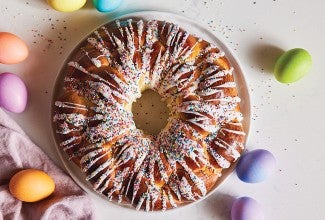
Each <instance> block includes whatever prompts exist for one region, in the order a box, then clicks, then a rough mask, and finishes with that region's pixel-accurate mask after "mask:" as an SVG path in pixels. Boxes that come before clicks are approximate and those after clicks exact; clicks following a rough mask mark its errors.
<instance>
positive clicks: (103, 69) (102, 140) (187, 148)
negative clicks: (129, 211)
mask: <svg viewBox="0 0 325 220" xmlns="http://www.w3.org/2000/svg"><path fill="white" fill-rule="evenodd" d="M78 48H79V49H78V50H76V51H75V52H73V53H72V55H71V57H70V58H69V62H68V64H67V67H66V68H65V69H64V85H63V86H62V87H63V88H62V92H61V94H60V95H58V97H56V98H55V102H54V105H53V109H54V110H53V121H54V122H53V123H54V128H55V133H56V139H57V141H58V144H59V146H60V148H62V149H63V150H64V151H65V152H66V154H67V155H68V156H69V158H70V160H72V161H73V162H74V163H75V164H76V165H78V166H79V167H80V168H81V170H82V171H83V172H84V173H85V174H86V179H87V181H89V182H90V183H91V184H92V185H93V188H94V190H95V191H96V192H98V193H100V194H102V195H104V196H105V197H107V198H108V200H112V201H116V202H119V203H123V204H132V205H133V206H134V207H135V208H136V209H143V210H146V211H149V210H166V209H170V208H175V207H177V206H180V205H184V204H187V203H189V202H193V201H195V200H198V199H200V198H202V197H204V196H205V195H206V194H207V193H208V192H209V191H211V189H212V188H213V187H214V185H215V183H216V181H217V179H218V178H219V177H220V176H221V174H222V172H223V170H224V169H227V168H229V167H230V166H231V165H232V164H233V163H234V162H235V161H236V160H237V159H238V158H239V157H240V154H241V152H242V151H243V149H244V146H243V143H244V142H245V133H244V131H243V126H242V123H241V121H242V114H241V113H240V109H239V104H238V103H239V102H240V98H239V97H238V94H237V89H236V84H235V82H234V78H233V75H232V72H233V68H232V67H231V66H230V63H229V62H228V60H227V59H226V57H225V54H224V53H223V52H222V51H220V50H219V49H218V48H217V47H216V46H214V45H212V44H210V43H209V42H207V41H205V40H203V39H200V38H198V37H196V36H194V35H191V34H189V33H188V32H186V31H184V30H182V29H181V28H180V27H179V26H177V25H175V24H172V23H168V22H163V21H157V20H150V21H144V20H134V19H133V20H132V19H128V20H122V21H119V20H116V22H115V23H109V24H107V25H104V26H102V27H100V28H99V29H98V30H96V31H95V32H93V33H92V34H91V35H89V36H88V37H87V39H86V40H85V41H83V42H82V43H81V44H80V46H79V47H78ZM147 89H151V90H154V91H156V92H157V93H159V94H160V96H161V97H162V99H163V100H164V101H166V103H167V106H168V108H169V109H170V117H169V119H168V122H167V125H166V127H165V128H164V129H162V131H161V132H160V133H159V134H158V135H147V134H144V132H143V131H141V130H140V129H137V128H136V126H135V123H134V121H133V115H132V111H131V104H132V103H133V102H134V101H135V100H136V99H137V98H139V97H140V96H141V93H142V92H143V91H144V90H147Z"/></svg>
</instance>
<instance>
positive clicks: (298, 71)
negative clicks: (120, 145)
mask: <svg viewBox="0 0 325 220" xmlns="http://www.w3.org/2000/svg"><path fill="white" fill-rule="evenodd" d="M311 66H312V59H311V56H310V54H309V53H308V51H306V50H304V49H301V48H295V49H291V50H288V51H287V52H285V53H284V54H282V55H281V56H280V57H279V59H278V60H277V61H276V63H275V67H274V76H275V78H276V79H277V80H278V81H279V82H282V83H293V82H296V81H298V80H299V79H301V78H302V77H304V76H305V75H306V74H307V73H308V72H309V70H310V69H311Z"/></svg>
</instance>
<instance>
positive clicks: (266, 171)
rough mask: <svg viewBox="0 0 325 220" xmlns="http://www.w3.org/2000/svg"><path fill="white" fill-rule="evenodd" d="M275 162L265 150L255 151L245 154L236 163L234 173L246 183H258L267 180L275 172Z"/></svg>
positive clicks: (271, 155)
mask: <svg viewBox="0 0 325 220" xmlns="http://www.w3.org/2000/svg"><path fill="white" fill-rule="evenodd" d="M275 167H276V161H275V158H274V156H273V154H272V153H271V152H269V151H267V150H263V149H257V150H253V151H251V152H248V153H246V154H245V155H244V156H243V157H242V158H241V159H240V161H239V162H238V165H237V168H236V172H237V176H238V177H239V179H240V180H242V181H244V182H246V183H259V182H262V181H264V180H265V179H267V178H268V177H269V176H270V175H271V174H272V173H273V172H274V170H275Z"/></svg>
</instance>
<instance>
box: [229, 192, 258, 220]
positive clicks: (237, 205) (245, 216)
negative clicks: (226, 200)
mask: <svg viewBox="0 0 325 220" xmlns="http://www.w3.org/2000/svg"><path fill="white" fill-rule="evenodd" d="M231 220H264V212H263V208H262V206H261V205H260V204H259V203H258V202H257V201H256V200H255V199H252V198H250V197H241V198H238V199H236V200H235V202H234V203H233V204H232V207H231Z"/></svg>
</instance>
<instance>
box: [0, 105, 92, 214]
mask: <svg viewBox="0 0 325 220" xmlns="http://www.w3.org/2000/svg"><path fill="white" fill-rule="evenodd" d="M28 168H33V169H39V170H43V171H44V172H46V173H47V174H49V175H50V176H51V177H52V178H53V179H54V182H55V191H54V192H53V194H52V195H51V196H49V197H48V198H46V199H44V200H41V201H39V202H34V203H28V202H21V201H19V200H17V199H16V198H14V197H13V196H12V195H11V194H10V192H9V187H8V184H9V180H10V178H11V177H12V176H13V175H14V174H15V173H16V172H17V171H19V170H22V169H28ZM92 218H93V209H92V205H91V200H90V198H89V197H88V196H87V194H86V193H85V192H84V191H83V190H82V189H81V188H80V187H79V186H78V185H76V183H75V182H74V181H73V180H72V179H71V178H70V177H69V176H68V175H67V174H66V173H64V172H63V171H62V170H61V169H60V168H59V167H57V166H56V165H55V164H54V163H53V162H52V161H51V159H50V158H49V157H48V156H47V155H46V154H45V153H44V152H43V151H42V150H41V149H40V148H39V147H38V146H36V145H35V144H34V143H33V142H32V141H31V140H30V139H29V138H28V137H27V136H26V134H25V133H24V132H23V130H22V129H21V128H20V127H19V126H18V125H17V124H16V123H15V122H14V121H13V120H12V119H10V117H9V116H8V115H7V114H6V113H4V111H3V110H1V109H0V220H1V219H5V220H6V219H19V220H20V219H44V220H45V219H46V220H47V219H55V220H60V219H64V220H67V219H92Z"/></svg>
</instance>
